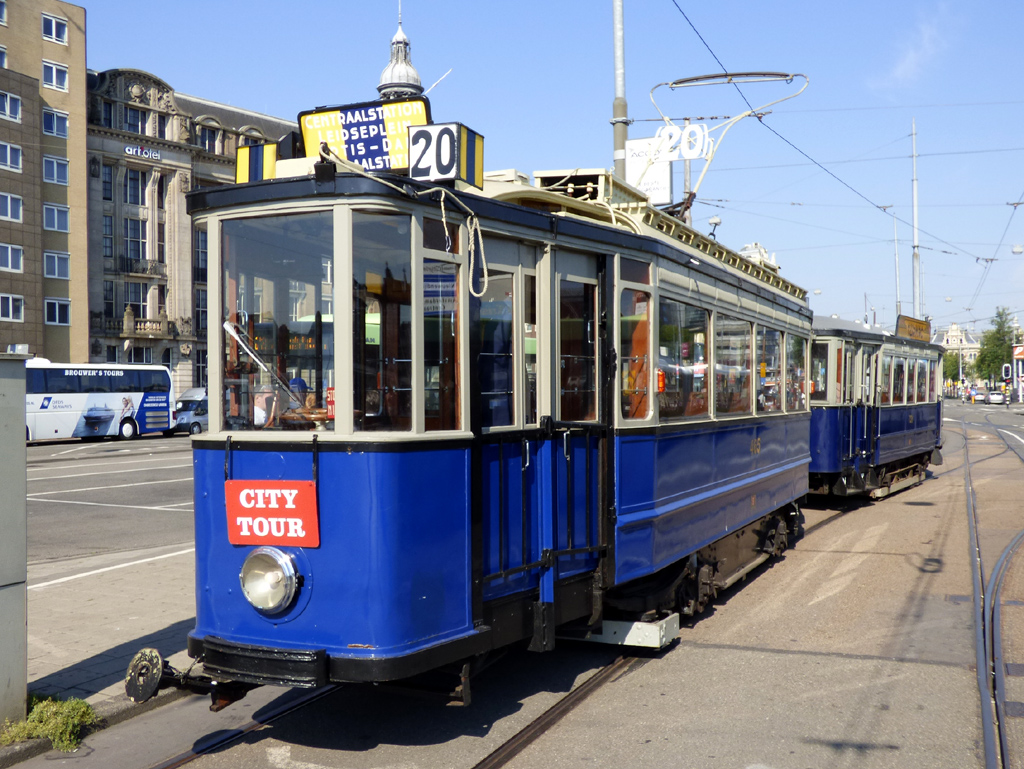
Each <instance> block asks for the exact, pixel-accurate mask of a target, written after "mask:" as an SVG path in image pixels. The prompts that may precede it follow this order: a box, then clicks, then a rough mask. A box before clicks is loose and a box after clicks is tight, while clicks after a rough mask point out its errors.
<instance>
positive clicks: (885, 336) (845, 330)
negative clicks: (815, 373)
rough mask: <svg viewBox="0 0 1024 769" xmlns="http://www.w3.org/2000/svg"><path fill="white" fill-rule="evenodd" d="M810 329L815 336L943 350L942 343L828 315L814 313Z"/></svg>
mask: <svg viewBox="0 0 1024 769" xmlns="http://www.w3.org/2000/svg"><path fill="white" fill-rule="evenodd" d="M811 329H812V330H813V331H814V335H815V336H816V337H823V336H835V337H840V338H841V339H855V340H857V341H860V342H871V343H874V344H884V343H889V344H907V345H910V346H912V347H925V348H928V349H932V350H938V351H944V350H945V348H944V347H943V346H942V345H938V344H934V343H932V342H924V341H921V340H918V339H911V338H909V337H905V336H897V335H895V334H893V333H892V332H891V331H886V330H885V329H883V328H882V327H881V326H867V325H865V324H864V323H862V322H860V321H857V320H843V319H842V318H833V317H831V316H830V315H815V316H814V320H813V322H812V324H811Z"/></svg>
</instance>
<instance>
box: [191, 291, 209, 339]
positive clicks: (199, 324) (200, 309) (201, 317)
mask: <svg viewBox="0 0 1024 769" xmlns="http://www.w3.org/2000/svg"><path fill="white" fill-rule="evenodd" d="M193 331H194V332H195V333H196V334H200V333H203V334H205V333H206V289H205V288H197V289H196V325H195V328H194V329H193Z"/></svg>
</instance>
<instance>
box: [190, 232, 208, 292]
mask: <svg viewBox="0 0 1024 769" xmlns="http://www.w3.org/2000/svg"><path fill="white" fill-rule="evenodd" d="M206 257H207V254H206V230H196V229H194V230H192V280H193V281H195V282H196V283H206V281H207V264H206Z"/></svg>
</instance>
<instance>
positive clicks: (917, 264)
mask: <svg viewBox="0 0 1024 769" xmlns="http://www.w3.org/2000/svg"><path fill="white" fill-rule="evenodd" d="M910 126H911V132H910V136H911V143H912V145H913V154H914V317H915V318H920V317H921V309H922V308H921V252H920V251H919V250H918V244H917V121H916V120H914V119H911V121H910Z"/></svg>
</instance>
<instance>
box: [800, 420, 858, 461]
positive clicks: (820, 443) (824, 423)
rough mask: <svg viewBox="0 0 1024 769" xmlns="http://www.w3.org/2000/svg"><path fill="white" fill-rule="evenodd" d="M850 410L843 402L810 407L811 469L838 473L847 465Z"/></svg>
mask: <svg viewBox="0 0 1024 769" xmlns="http://www.w3.org/2000/svg"><path fill="white" fill-rule="evenodd" d="M851 412H852V407H843V406H834V407H829V406H814V407H813V408H811V464H810V472H812V473H838V472H840V471H842V470H843V468H844V467H846V466H848V465H849V458H848V455H847V452H846V451H845V450H844V447H847V446H849V443H850V418H849V414H850V413H851ZM858 448H860V446H858Z"/></svg>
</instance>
